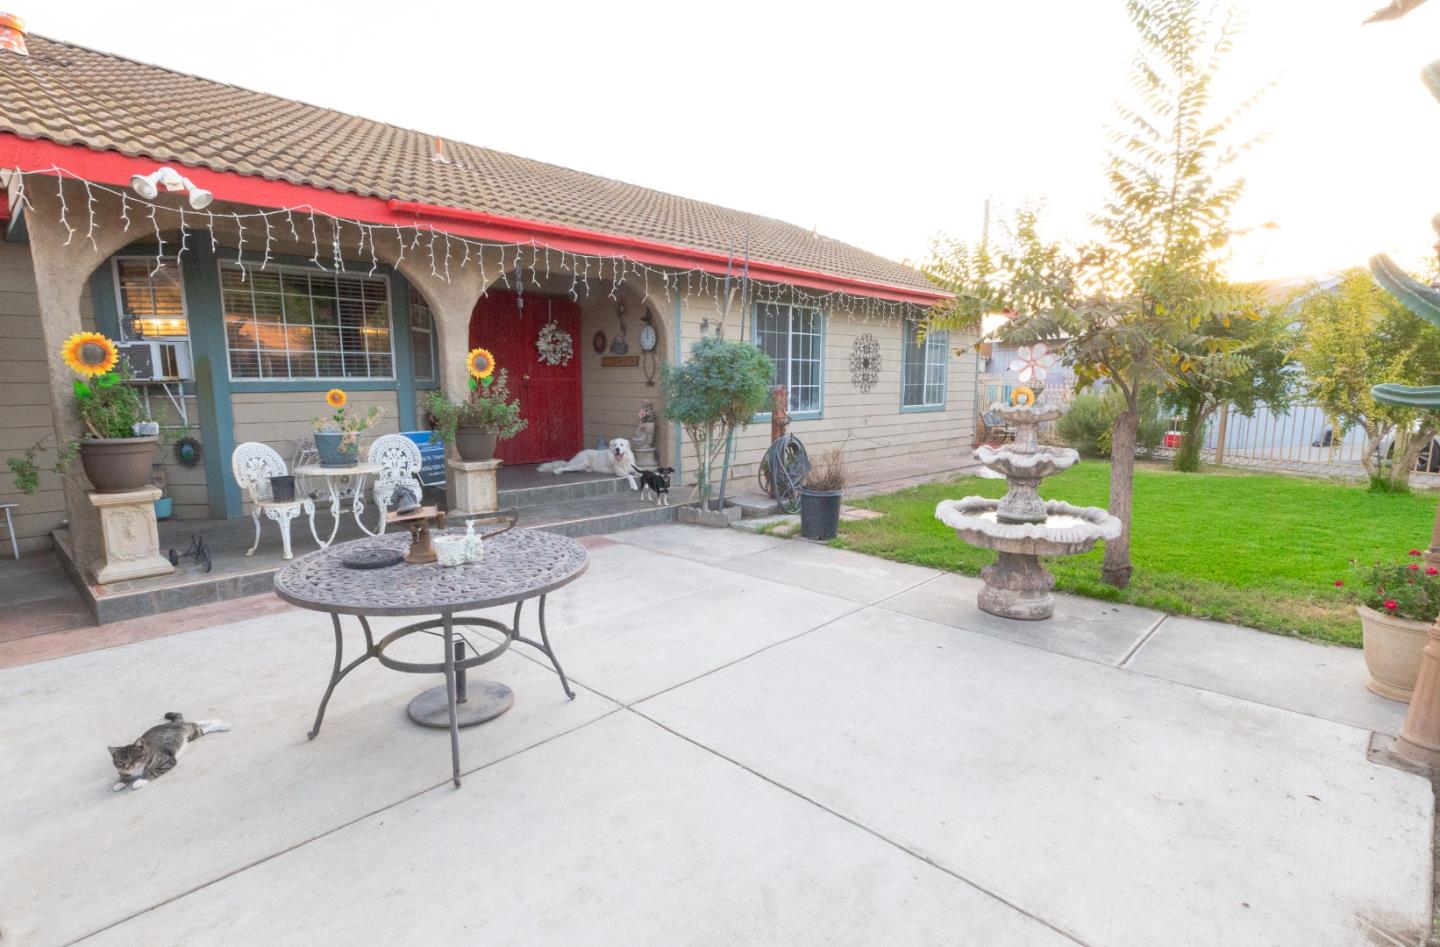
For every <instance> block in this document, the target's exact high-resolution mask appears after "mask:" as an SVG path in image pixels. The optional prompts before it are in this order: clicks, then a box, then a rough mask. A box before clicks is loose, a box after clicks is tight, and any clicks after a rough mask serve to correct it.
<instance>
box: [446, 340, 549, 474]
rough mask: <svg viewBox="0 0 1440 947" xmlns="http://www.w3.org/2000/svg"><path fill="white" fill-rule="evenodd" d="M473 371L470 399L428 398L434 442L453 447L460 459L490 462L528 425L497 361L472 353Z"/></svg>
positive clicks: (482, 352)
mask: <svg viewBox="0 0 1440 947" xmlns="http://www.w3.org/2000/svg"><path fill="white" fill-rule="evenodd" d="M466 364H467V366H468V368H469V370H470V380H469V384H470V397H468V398H466V399H465V400H464V401H451V400H450V399H449V398H447V397H445V395H444V394H442V393H441V392H439V391H432V392H430V394H429V395H428V396H426V398H425V410H426V411H427V412H428V413H429V415H430V418H431V426H432V430H431V435H430V436H431V439H432V441H433V440H439V441H443V442H445V443H446V444H454V445H455V452H456V453H457V454H459V455H460V459H461V460H463V461H467V462H474V461H481V460H490V459H491V458H493V457H494V456H495V445H496V443H497V442H499V441H508V440H509V439H510V438H512V437H514V436H515V435H516V434H519V433H520V432H521V431H523V430H525V427H526V425H527V424H529V422H528V421H526V420H525V419H524V418H522V417H520V399H518V398H516V399H513V400H512V399H511V398H510V384H509V375H508V373H507V372H506V371H505V369H503V368H502V369H500V371H499V372H496V370H495V358H494V356H492V355H491V354H490V353H489V352H487V351H486V350H485V349H472V350H471V351H470V354H469V355H468V356H466Z"/></svg>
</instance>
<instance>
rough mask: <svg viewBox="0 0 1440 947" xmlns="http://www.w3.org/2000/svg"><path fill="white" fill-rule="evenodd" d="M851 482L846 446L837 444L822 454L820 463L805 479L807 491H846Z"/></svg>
mask: <svg viewBox="0 0 1440 947" xmlns="http://www.w3.org/2000/svg"><path fill="white" fill-rule="evenodd" d="M849 481H850V468H849V466H848V465H847V464H846V463H845V445H844V444H837V445H836V446H834V447H831V448H829V449H828V450H826V451H824V452H822V453H821V454H820V458H819V461H818V462H817V463H816V464H815V466H814V467H812V468H810V473H809V474H807V475H806V477H805V488H806V489H807V490H844V489H845V484H847V483H849Z"/></svg>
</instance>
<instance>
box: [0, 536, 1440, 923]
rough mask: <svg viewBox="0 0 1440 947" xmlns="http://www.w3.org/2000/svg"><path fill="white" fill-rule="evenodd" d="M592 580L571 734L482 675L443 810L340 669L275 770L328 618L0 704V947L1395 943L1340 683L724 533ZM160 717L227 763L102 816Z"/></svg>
mask: <svg viewBox="0 0 1440 947" xmlns="http://www.w3.org/2000/svg"><path fill="white" fill-rule="evenodd" d="M587 545H589V546H590V548H591V556H592V566H591V569H590V571H589V573H588V574H587V575H586V576H585V577H584V578H582V579H581V580H580V581H579V582H577V583H576V584H575V585H573V586H571V587H569V588H567V589H565V590H562V591H561V592H559V593H557V594H556V595H555V596H554V597H553V600H552V606H553V607H552V608H551V609H550V611H549V618H550V630H551V636H552V639H553V641H554V643H555V647H556V649H557V651H558V652H559V654H560V656H561V659H562V660H563V661H564V662H565V666H566V670H567V671H568V672H569V673H570V675H571V678H572V681H573V682H574V684H575V685H576V690H577V692H578V696H577V697H576V699H575V700H574V701H568V700H565V699H564V697H563V695H562V693H561V690H560V687H559V685H558V682H557V681H556V679H555V676H554V674H553V672H552V671H551V670H550V669H549V667H548V665H546V664H544V663H542V661H543V659H540V658H538V656H536V655H533V654H531V653H529V652H527V651H526V650H525V649H523V648H519V647H517V648H515V649H512V650H511V651H510V652H508V653H507V654H505V655H504V656H502V657H501V658H500V659H499V660H497V661H496V662H494V663H492V664H490V665H487V666H486V667H485V668H484V669H483V670H484V671H485V672H486V674H485V676H488V677H492V678H495V679H497V680H502V681H504V682H506V683H507V684H509V685H510V686H511V687H513V688H514V690H515V693H516V701H515V706H514V708H513V709H512V710H511V711H510V712H509V713H507V714H505V715H504V716H502V717H500V718H498V719H497V720H495V721H493V722H491V723H488V724H485V725H483V726H480V727H474V728H469V729H467V730H464V731H462V736H461V742H462V747H461V752H462V760H463V764H464V769H465V770H466V771H467V776H466V779H465V785H464V786H463V787H462V788H461V789H459V790H454V789H452V788H450V786H449V782H448V779H447V777H448V771H449V765H448V764H449V759H448V738H447V735H446V734H445V732H444V731H440V730H426V729H422V728H419V727H416V726H414V725H412V724H411V723H409V721H408V720H407V719H406V717H405V714H404V707H405V703H406V701H407V700H408V699H409V698H410V696H412V695H413V694H414V693H416V692H418V691H419V690H420V689H422V688H423V687H425V686H429V685H430V684H431V683H433V681H427V680H422V679H420V678H412V677H410V676H408V675H400V674H397V673H393V672H390V671H387V670H385V669H383V668H380V667H378V666H376V665H374V664H373V663H372V664H368V665H365V666H363V667H361V668H360V669H359V670H357V671H355V672H354V673H353V674H352V675H351V677H350V678H348V679H347V680H346V681H344V682H343V683H342V684H341V685H340V687H339V689H338V690H337V691H336V695H335V698H334V699H333V700H332V702H331V705H330V709H329V713H328V716H327V720H326V722H325V727H324V730H323V731H322V732H321V734H320V735H319V737H318V738H317V739H316V740H315V741H313V742H309V741H307V740H306V739H305V732H306V730H307V729H308V728H309V725H310V721H311V717H312V715H313V713H314V709H315V704H316V702H317V701H318V699H319V696H320V692H321V690H322V687H323V684H324V680H325V676H326V674H327V672H328V670H329V664H330V655H331V652H330V646H331V642H330V639H331V632H330V629H329V623H328V621H327V620H325V619H324V617H323V616H318V615H314V614H311V613H306V612H300V611H296V610H292V609H288V608H283V607H282V608H276V609H275V610H274V611H273V612H271V613H269V614H266V615H263V616H253V617H252V615H251V614H248V613H243V612H242V613H238V614H233V615H229V616H215V617H214V618H213V620H212V621H211V622H210V623H209V624H208V625H206V626H204V627H199V628H196V629H195V630H191V631H184V632H180V633H177V634H172V635H170V636H168V637H163V638H155V639H152V640H144V641H135V642H133V643H128V644H118V646H111V647H108V648H106V649H105V650H96V651H91V652H88V653H81V654H72V655H69V656H66V657H60V658H56V659H53V660H42V661H40V662H38V663H30V664H24V665H20V666H14V667H10V668H8V669H5V670H0V746H4V747H5V749H6V753H7V756H8V757H9V758H11V759H15V760H23V761H24V766H23V767H22V769H23V777H22V776H18V775H16V773H15V772H13V769H14V768H13V767H12V775H11V778H9V779H6V780H5V781H3V782H0V838H3V839H4V840H5V846H4V847H5V857H4V858H0V939H3V940H4V942H14V943H19V944H41V945H46V944H60V943H68V942H72V941H74V940H77V939H80V938H86V937H89V939H88V940H87V941H86V942H87V943H98V944H144V945H152V944H195V943H205V944H245V943H257V942H259V943H267V944H271V943H275V944H318V943H336V942H365V943H459V942H465V943H485V944H511V943H515V944H520V943H525V944H535V943H565V944H575V943H775V944H810V943H827V944H828V943H857V944H858V943H865V944H869V943H897V944H910V943H960V944H986V945H990V944H1006V945H1008V944H1014V945H1028V944H1037V945H1049V944H1084V945H1102V944H1104V945H1109V944H1117V945H1132V944H1133V945H1151V944H1159V943H1163V944H1167V945H1188V944H1196V945H1200V944H1204V945H1213V944H1267V945H1269V944H1277V945H1288V944H1296V945H1301V944H1303V945H1307V947H1323V945H1351V944H1362V943H1376V944H1380V943H1384V944H1418V943H1420V942H1421V941H1423V939H1424V937H1425V935H1426V933H1427V932H1428V929H1429V928H1428V925H1429V917H1430V910H1431V902H1430V892H1431V880H1432V879H1431V842H1432V839H1431V826H1432V820H1433V814H1434V808H1433V807H1434V802H1433V798H1432V792H1431V788H1430V784H1429V783H1428V782H1427V781H1426V780H1424V779H1421V778H1419V777H1416V776H1413V775H1409V774H1406V773H1402V772H1400V771H1398V770H1395V769H1390V768H1386V767H1382V766H1378V765H1375V764H1372V763H1369V762H1367V760H1366V745H1367V742H1368V740H1369V737H1370V732H1369V731H1370V729H1372V728H1374V729H1379V730H1382V731H1386V732H1394V730H1395V729H1397V728H1398V726H1399V723H1400V721H1401V719H1402V718H1403V708H1402V707H1400V706H1399V705H1393V706H1392V705H1389V704H1388V702H1383V701H1381V702H1380V703H1378V704H1377V703H1374V702H1372V701H1370V700H1369V699H1368V698H1369V697H1370V695H1368V693H1367V692H1365V691H1364V689H1363V683H1364V679H1365V678H1364V670H1363V665H1362V664H1360V663H1357V660H1356V659H1358V657H1359V655H1358V653H1356V652H1350V651H1343V650H1339V649H1332V648H1326V647H1324V646H1320V645H1312V644H1308V643H1304V642H1299V641H1292V640H1285V639H1278V638H1271V637H1269V636H1265V635H1262V634H1260V633H1258V632H1253V631H1250V630H1248V629H1242V628H1234V627H1230V626H1223V625H1210V624H1208V623H1198V622H1189V621H1183V620H1178V619H1168V618H1164V617H1163V616H1160V615H1158V614H1154V613H1149V612H1141V611H1140V610H1131V611H1123V610H1122V611H1117V612H1114V613H1109V612H1102V611H1095V609H1097V608H1101V607H1102V606H1100V605H1098V604H1097V603H1089V602H1085V603H1081V602H1076V601H1073V600H1069V599H1065V600H1062V603H1061V607H1060V609H1059V611H1058V614H1057V618H1056V619H1055V620H1053V621H1052V622H1050V623H1048V624H1047V625H1036V624H1010V623H990V624H987V623H986V622H985V621H984V620H983V619H981V618H979V617H977V616H976V615H975V614H974V613H973V612H971V611H967V610H966V607H965V606H966V594H967V592H968V591H969V588H968V586H967V582H968V580H963V579H958V578H957V577H953V576H944V575H938V574H936V573H934V572H931V571H930V570H924V569H913V568H910V567H897V566H896V565H895V564H893V563H886V562H881V561H879V560H871V559H867V558H866V557H863V556H858V555H856V554H853V553H844V552H841V551H839V550H832V549H828V548H823V547H816V546H813V545H811V544H808V543H802V542H799V541H785V540H778V539H773V538H770V537H765V536H757V535H754V534H751V533H745V532H742V531H739V530H707V529H703V528H700V527H688V526H678V525H667V526H661V527H652V528H648V529H643V530H634V531H629V532H625V533H619V534H616V535H615V536H614V537H613V538H612V539H602V540H592V541H589V542H588V543H587ZM188 614H190V613H177V614H176V616H175V617H176V620H177V621H184V620H185V616H186V615H188ZM232 619H239V620H232ZM398 623H399V622H398V621H390V620H382V621H379V622H377V623H376V625H377V631H381V632H383V630H386V629H388V628H391V627H394V626H395V625H396V624H398ZM1197 626H1199V627H1197ZM531 629H532V631H533V625H532V626H531ZM104 630H105V629H93V630H82V631H73V632H66V633H65V634H66V635H67V636H74V635H89V634H99V633H101V632H103V631H104ZM348 633H350V634H353V631H352V632H348ZM416 637H417V638H423V637H424V636H416ZM351 640H354V639H351ZM18 644H23V642H9V643H5V642H0V660H3V658H4V653H5V649H6V648H13V647H15V646H17V645H18ZM96 644H97V646H99V647H105V646H106V645H107V644H108V645H116V644H117V642H115V641H113V640H112V641H97V642H96ZM405 645H406V649H407V651H408V652H409V653H410V654H412V655H415V656H417V657H418V656H419V655H421V654H428V653H429V652H430V651H431V650H433V647H434V646H433V641H432V640H431V639H428V638H426V639H425V640H416V639H415V638H412V639H408V640H407V641H406V642H405ZM432 657H433V656H432ZM1226 658H1229V659H1230V660H1226ZM1375 701H1379V698H1375ZM167 710H180V711H183V712H184V713H185V714H186V715H187V716H189V717H191V718H204V717H210V716H218V717H222V718H224V719H226V720H228V721H229V722H230V723H231V724H232V725H233V727H234V729H233V730H232V731H231V732H229V733H222V734H212V735H210V736H207V737H205V738H204V739H203V740H201V741H200V742H199V743H198V744H197V745H196V746H195V747H194V748H193V749H191V750H190V751H189V752H188V753H187V754H186V755H185V757H184V759H183V760H182V761H181V763H180V765H179V767H178V768H176V769H175V770H174V771H173V772H171V773H170V774H167V775H166V776H165V777H163V778H162V779H160V780H159V781H158V782H156V783H155V784H154V785H152V786H151V787H149V788H147V789H145V790H143V791H141V792H125V793H120V794H111V793H110V792H109V785H110V783H111V781H112V775H113V771H111V770H110V767H109V765H108V759H107V758H106V754H105V752H104V747H105V745H106V744H108V743H115V742H118V741H120V740H127V739H131V738H133V737H134V736H135V735H137V734H138V733H139V732H140V731H141V730H143V729H144V727H146V726H148V725H149V724H150V723H152V722H153V721H154V720H156V719H158V717H159V715H160V714H161V713H163V712H165V711H167Z"/></svg>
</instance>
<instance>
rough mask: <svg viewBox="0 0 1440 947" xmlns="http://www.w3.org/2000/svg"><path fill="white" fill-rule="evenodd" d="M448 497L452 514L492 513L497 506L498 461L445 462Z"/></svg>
mask: <svg viewBox="0 0 1440 947" xmlns="http://www.w3.org/2000/svg"><path fill="white" fill-rule="evenodd" d="M445 470H446V471H447V473H446V475H445V483H446V493H447V499H448V500H449V501H450V514H451V515H452V516H465V515H471V516H473V515H475V514H476V513H494V512H495V511H496V510H497V509H499V508H500V484H499V478H500V461H498V460H474V461H470V460H455V459H447V460H446V461H445Z"/></svg>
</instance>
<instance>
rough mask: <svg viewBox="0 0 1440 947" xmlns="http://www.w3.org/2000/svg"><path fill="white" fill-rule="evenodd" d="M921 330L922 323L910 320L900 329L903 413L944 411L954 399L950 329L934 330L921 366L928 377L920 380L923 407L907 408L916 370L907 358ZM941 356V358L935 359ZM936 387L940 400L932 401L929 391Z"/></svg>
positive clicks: (901, 400)
mask: <svg viewBox="0 0 1440 947" xmlns="http://www.w3.org/2000/svg"><path fill="white" fill-rule="evenodd" d="M919 329H920V326H919V323H916V322H913V321H911V320H909V319H903V320H901V325H900V410H901V411H902V412H912V411H944V410H945V405H946V403H947V401H948V399H949V396H950V332H949V330H947V329H932V330H931V331H930V332H927V333H926V335H925V358H924V361H923V362H922V363H921V365H920V369H921V370H922V371H923V372H924V377H923V378H922V379H921V380H920V396H921V398H922V399H924V400H923V401H921V403H919V404H906V402H905V392H906V390H907V389H908V388H909V387H910V386H909V382H910V377H909V376H910V373H911V372H912V371H913V370H914V369H913V368H912V366H911V364H910V361H909V359H907V358H906V357H905V354H906V353H907V352H908V351H909V350H910V347H911V345H912V342H911V339H912V338H913V337H914V335H915V333H916V332H918V331H919ZM936 353H938V355H939V358H938V359H935V358H933V357H932V356H934V355H936ZM932 383H938V384H939V388H940V400H939V401H931V400H929V394H928V393H929V391H930V388H931V386H932Z"/></svg>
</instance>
